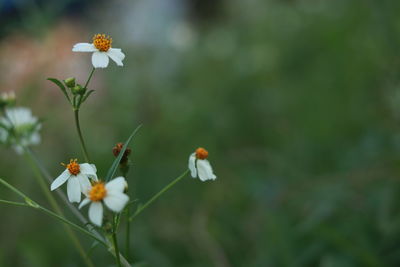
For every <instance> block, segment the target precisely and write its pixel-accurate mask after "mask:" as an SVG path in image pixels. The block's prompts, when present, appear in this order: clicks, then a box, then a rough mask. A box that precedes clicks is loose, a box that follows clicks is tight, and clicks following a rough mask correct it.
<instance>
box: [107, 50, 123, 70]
mask: <svg viewBox="0 0 400 267" xmlns="http://www.w3.org/2000/svg"><path fill="white" fill-rule="evenodd" d="M106 53H107V55H108V56H109V57H110V58H111V59H112V60H114V61H115V63H117V65H118V66H123V65H124V64H123V63H122V60H123V59H124V58H125V54H124V53H122V51H121V49H119V48H110V49H108V51H107V52H106Z"/></svg>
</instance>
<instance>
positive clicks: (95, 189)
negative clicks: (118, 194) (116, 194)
mask: <svg viewBox="0 0 400 267" xmlns="http://www.w3.org/2000/svg"><path fill="white" fill-rule="evenodd" d="M106 195H107V190H106V187H105V186H104V183H102V182H98V183H95V184H94V185H93V186H92V189H90V191H89V199H90V200H91V201H95V202H96V201H100V200H102V199H104V198H105V197H106Z"/></svg>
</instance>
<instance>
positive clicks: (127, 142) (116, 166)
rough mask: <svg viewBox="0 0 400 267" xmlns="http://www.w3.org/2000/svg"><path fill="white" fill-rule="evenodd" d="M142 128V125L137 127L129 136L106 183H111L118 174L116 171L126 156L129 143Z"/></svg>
mask: <svg viewBox="0 0 400 267" xmlns="http://www.w3.org/2000/svg"><path fill="white" fill-rule="evenodd" d="M140 127H142V125H141V124H140V125H139V126H138V127H136V129H135V130H134V131H133V132H132V134H131V135H130V136H129V138H128V140H126V141H125V143H124V146H123V147H122V149H121V152H119V155H118V157H117V158H116V159H115V160H114V162H113V164H112V165H111V167H110V169H109V170H108V172H107V176H106V181H109V180H110V179H111V178H112V177H113V176H114V174H115V172H116V170H117V168H118V165H119V163H120V161H121V158H122V156H123V155H124V153H125V150H126V148H127V147H128V145H129V142H130V141H131V140H132V138H133V136H135V134H136V133H137V131H138V130H139V129H140Z"/></svg>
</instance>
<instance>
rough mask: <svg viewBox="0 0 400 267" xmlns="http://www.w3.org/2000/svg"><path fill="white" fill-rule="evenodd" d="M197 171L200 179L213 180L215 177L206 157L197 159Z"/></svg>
mask: <svg viewBox="0 0 400 267" xmlns="http://www.w3.org/2000/svg"><path fill="white" fill-rule="evenodd" d="M197 171H198V173H199V178H200V180H201V181H203V182H204V181H206V180H215V178H217V177H216V176H215V175H214V174H213V171H212V168H211V165H210V163H209V162H208V160H206V159H198V160H197Z"/></svg>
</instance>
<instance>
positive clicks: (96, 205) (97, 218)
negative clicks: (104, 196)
mask: <svg viewBox="0 0 400 267" xmlns="http://www.w3.org/2000/svg"><path fill="white" fill-rule="evenodd" d="M89 219H90V220H91V221H92V223H94V224H96V225H97V226H101V223H102V222H103V205H102V204H101V202H92V204H90V207H89Z"/></svg>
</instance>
